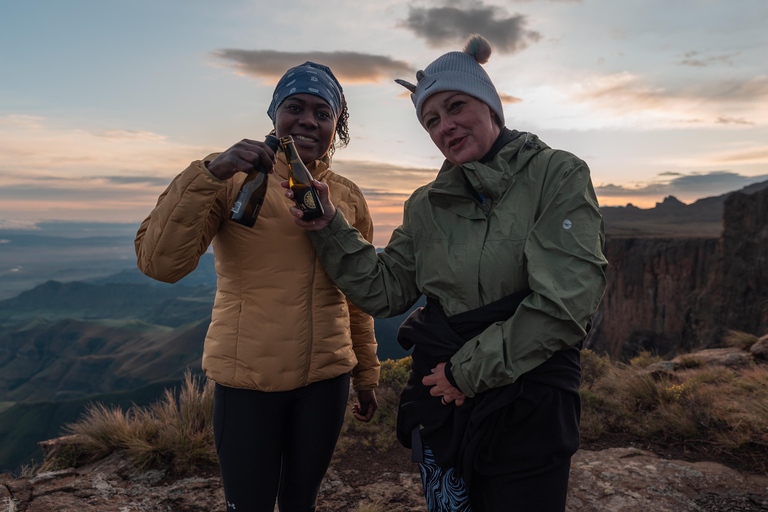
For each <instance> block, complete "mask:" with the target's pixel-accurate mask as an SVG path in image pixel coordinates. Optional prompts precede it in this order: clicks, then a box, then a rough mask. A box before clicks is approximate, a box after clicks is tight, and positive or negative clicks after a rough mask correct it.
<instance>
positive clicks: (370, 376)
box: [347, 190, 381, 391]
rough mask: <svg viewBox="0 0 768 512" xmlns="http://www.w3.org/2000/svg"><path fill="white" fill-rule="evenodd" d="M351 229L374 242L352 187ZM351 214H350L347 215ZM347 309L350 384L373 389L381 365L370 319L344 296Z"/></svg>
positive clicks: (361, 203) (364, 209)
mask: <svg viewBox="0 0 768 512" xmlns="http://www.w3.org/2000/svg"><path fill="white" fill-rule="evenodd" d="M353 194H354V195H353V197H354V199H355V201H354V210H355V213H354V218H355V219H356V220H355V223H354V228H355V229H357V231H358V232H359V233H360V235H361V236H362V237H363V238H364V239H365V240H366V241H367V242H368V243H372V242H373V220H372V219H371V213H370V210H369V209H368V204H367V203H366V202H365V198H363V195H362V193H360V192H359V190H353ZM349 215H350V217H352V216H353V214H352V213H350V214H349ZM347 305H348V308H349V327H350V330H351V334H352V349H353V350H354V352H355V357H357V365H356V366H355V367H354V368H353V369H352V386H353V388H354V389H355V391H363V390H369V389H373V388H375V387H376V386H378V383H379V371H380V369H381V364H380V363H379V358H378V356H377V355H376V349H377V343H376V334H375V331H374V326H373V318H371V316H370V315H369V314H367V313H364V312H363V311H361V310H360V308H358V307H357V306H355V305H354V304H352V302H351V301H350V300H349V298H347Z"/></svg>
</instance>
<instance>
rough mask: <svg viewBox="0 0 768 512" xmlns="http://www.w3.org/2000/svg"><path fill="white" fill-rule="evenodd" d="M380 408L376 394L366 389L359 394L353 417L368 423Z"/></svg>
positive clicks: (353, 408)
mask: <svg viewBox="0 0 768 512" xmlns="http://www.w3.org/2000/svg"><path fill="white" fill-rule="evenodd" d="M378 408H379V403H378V402H377V401H376V392H375V391H374V390H372V389H364V390H362V391H358V392H357V403H356V404H355V405H353V406H352V415H353V416H354V417H355V418H357V419H358V420H360V421H364V422H366V423H368V422H369V421H371V418H373V413H374V412H376V409H378Z"/></svg>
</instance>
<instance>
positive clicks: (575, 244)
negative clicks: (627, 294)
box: [451, 157, 608, 396]
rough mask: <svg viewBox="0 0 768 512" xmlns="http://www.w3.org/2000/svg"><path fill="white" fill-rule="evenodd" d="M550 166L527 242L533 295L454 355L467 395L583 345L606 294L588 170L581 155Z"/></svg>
mask: <svg viewBox="0 0 768 512" xmlns="http://www.w3.org/2000/svg"><path fill="white" fill-rule="evenodd" d="M552 165H554V166H555V169H551V170H548V172H547V176H548V177H550V176H551V177H552V178H551V179H552V180H554V183H546V184H545V188H544V190H545V192H544V194H543V196H542V198H541V203H540V204H541V206H540V213H539V216H538V218H537V219H536V221H535V223H534V224H533V228H532V230H531V232H530V233H529V235H528V238H527V240H526V243H525V259H526V262H527V269H528V286H529V288H530V289H531V290H532V292H533V293H531V294H530V295H529V296H528V297H527V298H526V299H525V300H524V301H523V303H522V304H521V305H520V307H519V308H518V309H517V311H516V312H515V314H514V315H513V316H512V317H511V318H509V319H508V320H506V321H505V322H499V323H496V324H493V325H491V326H490V327H489V328H488V329H486V330H485V331H484V332H483V333H481V334H480V335H478V336H477V337H475V338H474V339H472V340H470V341H469V342H467V343H466V344H465V345H464V346H463V347H462V348H461V349H459V351H458V352H457V353H456V354H454V356H453V357H452V358H451V373H452V375H453V378H454V379H455V381H456V383H457V385H458V388H459V389H460V390H461V391H462V392H463V393H464V394H466V395H467V396H474V395H475V394H477V393H480V392H482V391H485V390H487V389H489V388H494V387H499V386H503V385H505V384H509V383H510V382H514V381H515V380H516V379H517V378H518V377H520V376H521V375H522V374H524V373H526V372H527V371H530V370H532V369H533V368H535V367H536V366H538V365H539V364H541V363H542V362H544V361H546V360H547V359H548V358H549V357H550V356H551V355H552V354H553V353H554V352H556V351H558V350H562V349H564V348H567V347H569V346H575V345H577V344H578V343H579V342H580V341H581V340H583V339H584V337H585V336H586V330H585V327H586V325H587V322H588V320H589V318H590V317H591V316H592V314H594V312H595V311H596V310H597V307H598V306H599V304H600V300H601V299H602V296H603V292H604V290H605V286H606V279H605V269H606V267H607V264H608V263H607V261H606V259H605V257H604V256H603V245H604V234H603V220H602V217H601V215H600V210H599V208H598V203H597V198H596V196H595V192H594V189H593V187H592V182H591V180H590V177H589V169H588V168H587V166H586V164H585V163H584V162H582V161H581V160H578V159H576V158H575V157H570V158H567V159H559V161H558V162H557V163H556V164H552ZM553 171H554V172H553ZM548 179H550V178H548Z"/></svg>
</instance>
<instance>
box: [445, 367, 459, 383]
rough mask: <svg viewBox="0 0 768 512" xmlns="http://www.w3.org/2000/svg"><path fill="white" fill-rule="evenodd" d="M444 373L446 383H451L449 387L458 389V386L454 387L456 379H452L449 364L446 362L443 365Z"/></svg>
mask: <svg viewBox="0 0 768 512" xmlns="http://www.w3.org/2000/svg"><path fill="white" fill-rule="evenodd" d="M443 370H444V371H445V378H446V379H448V382H450V383H451V386H453V387H455V388H456V389H459V386H457V385H456V379H454V378H453V373H451V362H450V361H448V362H447V363H445V368H443Z"/></svg>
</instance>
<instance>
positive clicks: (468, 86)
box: [395, 34, 504, 126]
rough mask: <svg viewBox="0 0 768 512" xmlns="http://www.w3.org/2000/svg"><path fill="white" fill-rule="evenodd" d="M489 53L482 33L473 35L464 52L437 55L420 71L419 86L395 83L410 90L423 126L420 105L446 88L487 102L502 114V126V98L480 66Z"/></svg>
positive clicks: (500, 118) (487, 44)
mask: <svg viewBox="0 0 768 512" xmlns="http://www.w3.org/2000/svg"><path fill="white" fill-rule="evenodd" d="M490 56H491V45H490V43H488V41H487V40H486V39H485V38H484V37H483V36H481V35H479V34H473V35H471V36H470V37H469V39H468V40H467V44H466V45H465V47H464V51H461V52H448V53H446V54H445V55H442V56H441V57H438V58H437V59H436V60H435V61H434V62H432V63H431V64H430V65H429V66H427V67H426V68H425V69H424V70H423V71H421V70H420V71H418V72H417V73H416V85H413V84H411V83H409V82H406V81H405V80H400V79H397V80H395V82H397V83H398V84H400V85H402V86H403V87H405V88H406V89H408V90H410V91H411V100H413V105H414V106H415V107H416V116H417V117H418V118H419V123H420V124H421V125H422V126H424V120H423V118H422V116H421V108H422V107H423V106H424V102H425V101H426V100H427V98H429V97H430V96H432V95H433V94H435V93H437V92H443V91H461V92H463V93H466V94H469V95H470V96H474V97H475V98H477V99H479V100H480V101H482V102H484V103H485V104H486V105H488V106H489V107H490V108H491V110H492V111H493V112H495V113H496V115H497V116H499V122H500V123H501V126H504V109H503V108H502V106H501V98H499V93H498V92H496V87H494V85H493V82H491V78H490V77H489V76H488V73H486V72H485V70H484V69H483V67H482V66H481V65H480V64H485V63H486V62H488V58H489V57H490Z"/></svg>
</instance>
